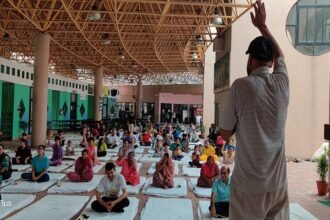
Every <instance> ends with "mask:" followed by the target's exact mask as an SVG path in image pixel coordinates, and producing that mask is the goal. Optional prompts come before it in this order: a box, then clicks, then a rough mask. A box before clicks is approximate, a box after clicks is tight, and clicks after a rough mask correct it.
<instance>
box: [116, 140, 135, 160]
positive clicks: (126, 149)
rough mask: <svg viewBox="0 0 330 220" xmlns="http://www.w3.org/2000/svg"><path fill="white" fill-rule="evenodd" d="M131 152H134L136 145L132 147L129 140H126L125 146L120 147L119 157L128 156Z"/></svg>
mask: <svg viewBox="0 0 330 220" xmlns="http://www.w3.org/2000/svg"><path fill="white" fill-rule="evenodd" d="M129 152H134V147H131V146H130V145H129V143H128V141H124V143H123V146H121V147H120V148H119V151H118V157H121V158H127V156H128V153H129Z"/></svg>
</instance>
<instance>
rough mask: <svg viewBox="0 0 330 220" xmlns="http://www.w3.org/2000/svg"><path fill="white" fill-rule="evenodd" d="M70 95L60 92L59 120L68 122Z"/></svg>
mask: <svg viewBox="0 0 330 220" xmlns="http://www.w3.org/2000/svg"><path fill="white" fill-rule="evenodd" d="M70 95H71V93H69V92H60V102H59V107H60V109H62V113H61V114H60V117H59V119H60V120H70V101H71V100H70V98H71V97H70Z"/></svg>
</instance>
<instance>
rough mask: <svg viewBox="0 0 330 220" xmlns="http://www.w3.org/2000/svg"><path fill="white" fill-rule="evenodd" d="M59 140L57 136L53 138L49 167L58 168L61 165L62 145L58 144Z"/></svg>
mask: <svg viewBox="0 0 330 220" xmlns="http://www.w3.org/2000/svg"><path fill="white" fill-rule="evenodd" d="M60 141H61V138H60V137H59V136H56V137H55V144H53V146H52V148H53V156H52V158H51V159H50V163H49V165H50V166H60V165H62V159H63V149H62V145H61V144H60Z"/></svg>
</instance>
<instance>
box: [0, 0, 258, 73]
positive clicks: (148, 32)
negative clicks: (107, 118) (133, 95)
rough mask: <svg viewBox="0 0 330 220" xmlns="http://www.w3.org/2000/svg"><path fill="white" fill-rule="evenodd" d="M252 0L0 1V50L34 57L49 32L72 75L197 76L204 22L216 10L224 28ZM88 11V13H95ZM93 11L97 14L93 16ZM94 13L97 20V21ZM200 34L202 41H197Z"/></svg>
mask: <svg viewBox="0 0 330 220" xmlns="http://www.w3.org/2000/svg"><path fill="white" fill-rule="evenodd" d="M253 2H255V0H98V1H96V0H2V1H0V31H1V34H2V36H3V35H4V33H8V34H9V37H8V36H7V38H4V37H3V38H2V39H1V40H0V55H1V56H5V57H9V56H10V54H11V52H17V53H22V54H24V55H26V56H31V57H33V45H34V39H35V36H36V34H38V33H39V32H47V33H49V34H50V35H51V49H50V57H51V62H52V64H53V65H54V70H55V72H56V74H60V75H65V76H69V77H72V78H77V77H78V73H77V68H79V69H88V70H90V71H91V72H92V71H93V69H95V68H96V67H98V66H102V67H104V69H105V74H106V75H114V74H127V75H132V74H133V75H134V74H139V75H141V74H144V73H149V74H150V73H151V74H155V73H156V74H159V73H177V74H182V73H187V72H192V73H199V72H200V68H202V67H203V62H204V53H205V51H206V49H207V48H208V46H209V45H210V44H211V42H212V40H214V38H215V37H216V35H217V33H213V32H212V31H211V28H210V27H212V25H210V20H211V19H212V18H213V17H214V12H215V10H216V9H217V8H218V9H220V11H221V16H222V19H223V24H222V25H217V26H216V29H217V32H218V33H219V32H221V31H223V30H224V29H225V28H227V27H229V26H230V25H231V24H232V23H233V22H234V21H235V20H237V19H238V18H239V17H240V16H241V15H242V14H243V13H245V12H246V11H247V10H248V9H249V8H250V7H251V5H252V3H253ZM93 16H94V17H93ZM95 16H96V17H95ZM98 16H99V18H98ZM198 36H202V38H203V40H202V42H199V43H197V41H196V39H197V37H198Z"/></svg>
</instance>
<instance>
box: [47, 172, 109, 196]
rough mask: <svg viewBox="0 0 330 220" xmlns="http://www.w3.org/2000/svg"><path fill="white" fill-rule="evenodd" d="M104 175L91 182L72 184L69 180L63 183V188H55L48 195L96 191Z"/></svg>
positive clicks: (97, 176)
mask: <svg viewBox="0 0 330 220" xmlns="http://www.w3.org/2000/svg"><path fill="white" fill-rule="evenodd" d="M102 177H103V175H94V176H93V179H92V180H91V181H89V182H70V181H69V180H68V179H65V180H63V181H61V186H57V185H55V186H53V187H51V188H50V189H48V193H85V192H90V191H92V190H94V189H95V188H96V187H97V185H98V184H99V182H100V180H101V178H102Z"/></svg>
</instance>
